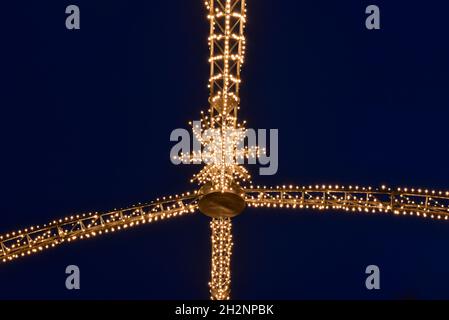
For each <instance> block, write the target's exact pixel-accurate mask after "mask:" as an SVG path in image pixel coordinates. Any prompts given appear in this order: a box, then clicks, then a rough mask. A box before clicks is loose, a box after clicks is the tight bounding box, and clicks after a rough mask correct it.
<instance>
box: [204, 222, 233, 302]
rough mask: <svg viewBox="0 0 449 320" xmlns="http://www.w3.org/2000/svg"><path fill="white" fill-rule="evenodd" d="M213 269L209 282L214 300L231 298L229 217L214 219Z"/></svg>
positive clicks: (212, 231) (230, 224) (212, 224)
mask: <svg viewBox="0 0 449 320" xmlns="http://www.w3.org/2000/svg"><path fill="white" fill-rule="evenodd" d="M210 227H211V233H212V235H211V241H212V270H211V281H210V282H209V287H210V294H211V299H212V300H229V298H230V293H231V255H232V246H233V243H232V222H231V219H229V218H218V219H212V221H211V223H210Z"/></svg>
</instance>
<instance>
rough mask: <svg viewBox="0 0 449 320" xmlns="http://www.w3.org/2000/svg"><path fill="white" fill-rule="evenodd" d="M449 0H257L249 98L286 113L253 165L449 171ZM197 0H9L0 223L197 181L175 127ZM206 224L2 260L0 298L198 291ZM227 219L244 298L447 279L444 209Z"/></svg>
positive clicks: (252, 111) (411, 292)
mask: <svg viewBox="0 0 449 320" xmlns="http://www.w3.org/2000/svg"><path fill="white" fill-rule="evenodd" d="M69 4H77V5H79V6H80V9H81V30H79V31H69V30H67V29H66V28H65V18H66V15H65V8H66V6H67V5H69ZM369 4H377V5H379V6H380V8H381V15H382V16H381V19H382V20H381V23H382V30H380V31H368V30H366V28H365V17H366V15H365V13H364V12H365V8H366V6H368V5H369ZM448 9H449V7H448V5H445V4H443V2H441V1H437V0H429V1H405V0H401V1H380V0H375V1H370V2H368V1H356V0H351V1H332V0H319V1H318V0H313V1H311V0H309V1H302V0H301V1H299V0H298V1H291V0H271V1H269V0H249V1H248V10H249V16H248V28H247V37H248V46H247V47H248V50H247V52H248V55H247V63H246V64H245V68H244V71H243V81H244V82H243V88H242V112H241V117H242V119H247V120H248V126H249V127H253V128H267V129H270V128H278V129H279V130H280V151H279V159H280V163H279V172H278V174H277V175H276V176H273V177H259V176H257V175H256V174H255V173H257V171H255V169H257V168H254V167H253V168H251V170H253V173H254V177H255V181H256V182H257V183H263V184H272V185H276V184H289V183H293V184H309V183H312V184H315V183H319V184H321V183H326V184H330V183H338V184H350V183H352V184H360V185H372V186H378V185H381V184H388V185H391V186H409V187H412V186H419V187H429V188H435V189H442V190H447V189H449V179H448V178H449V168H448V161H449V152H448V149H447V147H448V144H447V138H448V137H449V126H448V125H447V121H448V118H449V110H448V106H449V94H448V85H449V42H448V38H447V35H448V32H447V31H448V26H447V11H448ZM205 16H206V12H205V9H204V5H203V1H200V0H189V1H186V0H172V1H166V0H151V1H142V0H139V1H138V0H133V1H125V0H121V1H119V0H107V1H106V0H102V1H99V0H95V1H84V0H77V1H70V2H69V1H57V2H56V1H50V0H40V1H14V2H12V1H10V2H7V3H3V4H2V5H1V9H0V35H1V50H0V52H1V53H0V77H1V79H2V81H1V86H0V108H1V109H0V110H1V116H0V148H1V149H0V150H1V151H0V152H1V157H0V182H1V183H0V199H1V201H0V219H1V220H0V221H1V222H0V232H1V233H3V232H7V231H11V230H15V229H17V228H19V227H26V226H28V225H32V224H39V223H43V222H46V221H48V220H52V219H53V218H57V217H60V216H66V215H69V214H72V213H83V212H89V211H92V210H100V211H104V210H108V209H111V208H114V207H123V206H126V205H129V204H134V203H136V202H146V201H150V200H152V199H154V198H156V197H158V196H161V195H170V194H174V193H180V192H184V191H187V190H193V189H194V188H195V186H194V185H191V184H190V183H189V182H188V181H189V179H190V177H191V175H192V174H193V173H195V172H196V171H197V170H199V167H189V166H179V167H176V166H174V165H172V164H171V162H170V159H169V152H170V148H171V146H172V145H173V143H170V141H169V136H170V133H171V131H172V130H173V129H175V128H180V127H186V128H187V122H188V121H189V120H196V119H198V118H199V117H198V116H199V112H200V111H201V110H203V109H205V108H206V107H207V97H208V91H207V87H206V85H207V78H208V74H209V72H208V64H207V58H208V49H207V34H208V30H209V29H208V22H207V20H206V18H205ZM209 236H210V235H209V226H208V219H207V218H205V217H203V216H201V215H199V214H198V215H196V216H190V217H184V218H181V219H175V220H171V221H166V222H162V223H158V224H153V225H148V226H145V227H142V228H138V229H134V230H132V231H128V232H122V233H118V234H115V235H113V236H104V237H100V238H97V239H95V240H88V241H82V242H77V243H75V244H71V245H66V246H62V247H59V248H57V249H55V250H49V251H47V252H45V253H43V254H40V255H37V256H34V257H30V258H27V259H22V260H18V261H16V262H14V263H11V264H6V265H1V266H0V289H1V290H0V298H2V299H17V298H27V299H47V298H53V299H81V298H83V299H184V298H186V299H207V298H208V288H207V282H208V280H209V268H210V266H209V256H210V247H209ZM234 238H235V250H234V256H233V269H232V273H233V274H232V276H233V278H232V280H233V286H232V291H233V292H232V296H233V298H235V299H239V298H240V299H244V298H246V299H259V298H260V299H262V298H264V299H401V298H410V299H434V298H445V299H447V298H449V258H448V256H447V248H448V245H449V225H448V224H446V223H439V222H435V221H429V220H421V219H417V218H405V217H395V216H382V215H364V214H361V215H348V214H343V213H316V212H306V211H281V210H266V209H265V210H253V209H252V210H247V211H246V212H245V214H244V215H242V216H241V217H239V218H237V219H235V221H234ZM69 264H76V265H78V266H79V267H80V268H81V288H82V289H81V290H79V291H68V290H66V289H65V285H64V282H65V277H66V275H65V273H64V271H65V267H66V266H67V265H69ZM370 264H376V265H378V266H379V267H380V268H381V290H380V291H368V290H366V289H365V286H364V283H365V278H366V275H365V273H364V272H365V268H366V266H367V265H370Z"/></svg>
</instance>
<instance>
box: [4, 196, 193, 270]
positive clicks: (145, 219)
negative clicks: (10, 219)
mask: <svg viewBox="0 0 449 320" xmlns="http://www.w3.org/2000/svg"><path fill="white" fill-rule="evenodd" d="M197 208H198V194H197V192H194V193H192V194H190V193H188V194H182V195H180V196H174V197H168V198H162V199H157V200H156V201H154V202H152V203H150V204H146V205H138V206H133V207H131V208H126V209H121V210H114V211H111V212H107V213H103V214H99V213H89V214H82V215H72V216H69V217H65V218H62V219H59V220H54V221H52V222H50V223H48V224H45V225H43V226H32V227H29V228H26V229H23V230H17V231H14V232H10V233H7V234H5V235H3V236H0V261H1V262H8V261H11V260H14V259H17V258H20V257H24V256H27V255H31V254H33V253H37V252H40V251H43V250H45V249H50V248H53V247H55V246H57V245H60V244H63V243H69V242H73V241H75V240H83V239H90V238H94V237H97V236H100V235H104V234H108V233H114V232H117V231H120V230H126V229H129V228H133V227H137V226H139V225H144V224H148V223H153V222H156V221H160V220H165V219H170V218H174V217H179V216H182V215H183V214H187V213H193V212H195V211H196V209H197Z"/></svg>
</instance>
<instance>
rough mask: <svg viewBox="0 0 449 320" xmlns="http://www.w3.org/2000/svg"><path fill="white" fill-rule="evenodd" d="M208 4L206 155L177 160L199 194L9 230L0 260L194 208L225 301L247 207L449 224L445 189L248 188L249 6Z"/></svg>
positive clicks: (222, 0)
mask: <svg viewBox="0 0 449 320" xmlns="http://www.w3.org/2000/svg"><path fill="white" fill-rule="evenodd" d="M206 7H207V11H208V19H209V22H210V34H209V47H210V59H209V63H210V79H209V88H210V97H209V104H210V107H209V111H208V112H207V113H206V114H205V113H202V115H203V120H202V122H201V125H200V126H199V127H195V128H194V132H195V134H198V137H197V138H198V140H199V141H200V142H201V143H202V144H203V147H205V149H206V150H205V151H204V152H202V153H201V154H195V153H194V154H189V155H182V154H181V155H179V157H180V158H181V159H182V160H183V161H187V162H192V163H197V162H204V164H205V166H204V168H203V169H202V170H201V171H200V173H198V174H197V175H196V176H195V178H194V179H193V180H194V181H196V182H198V184H199V186H200V188H199V190H197V191H194V192H192V193H186V194H182V195H180V196H171V197H167V198H162V199H157V200H156V201H154V202H151V203H149V204H146V205H138V206H134V207H130V208H126V209H120V210H113V211H111V212H106V213H103V214H100V213H90V214H83V215H76V216H70V217H66V218H63V219H59V220H54V221H52V222H50V223H48V224H45V225H43V226H35V227H29V228H26V229H23V230H19V231H15V232H11V233H8V234H6V235H3V236H0V261H1V262H9V261H11V260H14V259H16V258H20V257H24V256H27V255H31V254H34V253H39V252H41V251H44V250H46V249H49V248H52V247H55V246H58V245H60V244H63V243H70V242H73V241H76V240H80V239H90V238H94V237H97V236H99V235H103V234H109V233H113V232H116V231H121V230H128V229H131V228H133V227H136V226H140V225H145V224H148V223H153V222H157V221H160V220H165V219H172V218H175V217H179V216H182V215H184V214H191V213H194V212H196V211H198V210H199V211H201V212H202V213H204V214H205V215H207V216H209V217H211V218H212V219H211V222H210V227H211V245H212V247H211V248H212V250H211V279H210V282H209V288H210V296H211V299H215V300H227V299H229V298H230V292H231V256H232V247H233V238H232V220H231V219H232V218H234V217H236V216H237V215H239V214H240V213H241V212H242V211H243V209H244V208H245V207H246V206H248V207H253V208H263V207H271V208H285V209H296V210H299V209H304V210H322V211H324V210H325V211H331V210H334V211H343V212H349V213H367V214H371V213H379V214H395V215H412V216H417V217H422V218H431V219H439V220H448V219H449V192H442V191H433V190H432V191H431V190H423V189H413V188H412V189H408V188H397V189H392V188H388V187H386V186H382V187H380V188H373V187H359V186H339V185H315V186H293V185H289V186H277V187H265V186H263V187H261V186H254V185H251V182H250V181H249V179H250V176H249V174H248V172H247V171H246V169H245V168H244V167H243V165H241V162H239V160H241V159H242V158H248V157H254V156H257V155H259V154H260V152H261V150H258V149H248V148H246V149H245V148H244V149H241V148H240V144H241V142H242V139H244V133H245V128H244V123H243V125H242V124H239V123H238V121H237V120H238V119H237V115H238V110H239V108H240V94H239V90H240V83H241V78H240V74H241V67H242V65H243V62H244V54H245V36H244V30H245V23H246V1H245V0H207V1H206ZM202 130H210V132H212V134H211V135H209V136H204V135H199V132H200V131H202ZM262 152H264V150H262ZM197 209H198V210H197Z"/></svg>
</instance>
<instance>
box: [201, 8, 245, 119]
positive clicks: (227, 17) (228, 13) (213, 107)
mask: <svg viewBox="0 0 449 320" xmlns="http://www.w3.org/2000/svg"><path fill="white" fill-rule="evenodd" d="M206 6H207V9H208V18H209V20H210V35H209V48H210V58H209V63H210V68H211V69H210V79H209V88H210V97H209V103H210V116H211V119H210V122H211V123H210V126H211V127H214V128H217V127H218V128H220V127H225V126H230V127H234V128H235V126H236V124H237V111H238V109H239V105H240V98H239V87H240V83H241V80H240V72H241V67H242V65H243V62H244V57H245V47H246V45H245V36H244V30H245V23H246V1H245V0H208V1H207V2H206Z"/></svg>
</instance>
